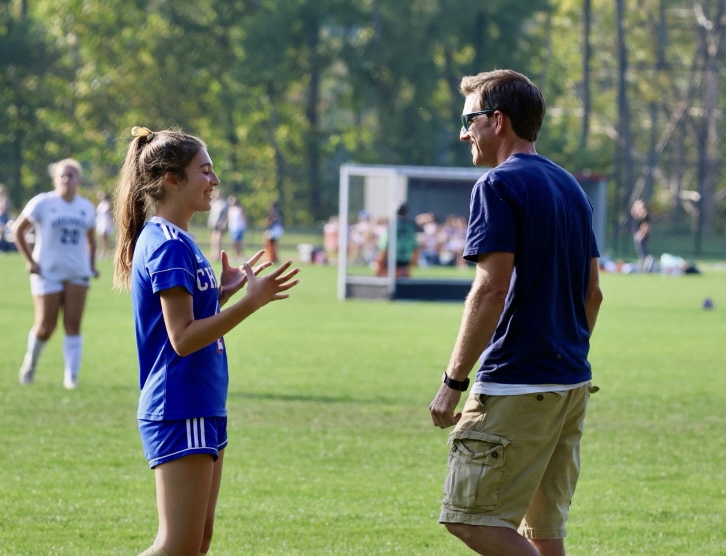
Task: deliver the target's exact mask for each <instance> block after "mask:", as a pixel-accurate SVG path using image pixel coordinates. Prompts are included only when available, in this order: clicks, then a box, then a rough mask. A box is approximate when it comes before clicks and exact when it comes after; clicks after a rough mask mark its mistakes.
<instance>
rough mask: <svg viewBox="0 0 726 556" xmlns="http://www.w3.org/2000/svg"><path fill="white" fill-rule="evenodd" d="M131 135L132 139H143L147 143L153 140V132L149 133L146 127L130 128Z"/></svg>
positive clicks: (136, 126)
mask: <svg viewBox="0 0 726 556" xmlns="http://www.w3.org/2000/svg"><path fill="white" fill-rule="evenodd" d="M131 135H133V136H134V137H143V138H145V139H146V142H147V143H148V142H149V141H151V140H152V139H153V138H154V132H153V131H151V130H150V129H149V128H148V127H143V126H138V125H135V126H134V127H132V128H131Z"/></svg>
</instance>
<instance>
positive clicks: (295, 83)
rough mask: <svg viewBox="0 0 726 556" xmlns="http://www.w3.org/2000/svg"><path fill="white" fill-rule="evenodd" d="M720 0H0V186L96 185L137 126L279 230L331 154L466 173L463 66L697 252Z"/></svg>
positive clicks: (558, 158)
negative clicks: (514, 76)
mask: <svg viewBox="0 0 726 556" xmlns="http://www.w3.org/2000/svg"><path fill="white" fill-rule="evenodd" d="M725 25H726V0H698V1H697V0H638V1H637V2H632V1H631V2H626V1H625V0H559V1H554V0H487V1H486V2H482V1H481V0H356V1H351V0H194V1H192V0H103V1H100V0H34V1H32V2H31V1H30V0H0V70H1V71H0V103H1V106H2V110H0V182H4V183H5V184H6V186H7V187H8V189H9V191H10V193H11V197H12V200H13V202H14V203H15V206H19V205H20V204H21V203H22V202H24V201H25V200H27V199H28V198H29V197H30V195H32V194H34V193H37V192H39V191H43V190H46V189H48V188H49V178H48V175H47V170H46V168H47V165H48V163H50V162H53V161H55V160H58V159H60V158H63V157H67V156H73V157H75V158H77V159H78V160H80V161H81V162H82V163H83V165H84V168H85V169H86V175H87V178H88V180H87V181H88V182H89V183H90V184H92V185H93V186H94V187H97V188H99V189H103V190H107V191H108V190H111V189H112V188H113V183H114V180H115V176H116V173H117V169H118V166H119V164H120V161H121V159H122V155H123V150H124V148H125V146H126V145H127V144H128V141H129V130H130V129H131V127H132V126H133V125H143V126H146V127H149V128H151V129H162V128H167V127H172V126H179V127H182V128H183V129H184V130H185V131H188V132H190V133H193V134H196V135H199V136H200V137H202V138H204V139H205V140H206V141H207V143H208V145H209V150H210V154H211V155H212V157H213V159H214V161H215V166H216V169H217V170H218V173H219V175H220V176H221V178H222V181H223V184H224V187H225V189H226V190H227V191H228V192H230V193H232V192H234V193H236V194H238V195H239V196H240V197H241V198H242V199H243V200H244V202H245V205H246V208H247V210H248V212H249V214H250V215H251V216H252V217H253V218H254V217H258V218H262V215H263V214H264V213H265V212H266V210H267V207H269V205H270V204H271V203H272V202H274V201H276V200H279V201H280V203H281V205H282V207H283V210H284V212H285V214H286V217H287V218H288V219H289V221H290V222H289V223H290V225H295V224H298V225H310V224H315V223H316V222H319V221H321V220H324V219H325V218H327V216H328V215H330V214H333V213H335V212H337V195H338V168H339V166H340V164H342V163H344V162H358V163H375V164H407V165H427V166H436V165H443V166H469V165H470V164H471V161H470V156H469V152H468V149H466V148H463V147H462V145H460V144H459V141H458V134H459V125H460V123H459V119H458V116H459V114H460V113H461V107H462V98H461V96H460V94H459V92H458V84H459V80H460V78H461V76H462V75H466V74H474V73H478V72H480V71H485V70H489V69H493V68H502V67H508V68H512V69H516V70H518V71H521V72H523V73H525V74H527V75H528V76H529V77H530V78H531V79H532V80H533V81H534V82H535V83H536V84H537V85H538V86H539V87H540V88H541V89H542V91H543V93H544V95H545V99H546V101H547V106H548V115H547V117H546V120H545V126H544V129H543V131H542V134H541V138H540V139H539V141H538V150H539V151H540V152H541V153H542V154H544V155H546V156H548V157H549V158H551V159H553V160H554V161H555V162H557V163H560V164H562V165H563V166H565V167H566V168H568V169H569V170H571V171H572V172H574V173H586V174H587V173H589V174H596V175H602V176H605V177H606V178H607V179H608V183H609V188H608V205H609V206H608V212H609V215H610V222H609V228H608V233H609V235H610V237H611V238H612V239H613V240H614V241H615V242H616V243H617V242H618V241H619V240H620V238H621V236H624V231H625V230H626V226H627V224H628V222H627V215H628V208H629V206H630V204H631V203H632V202H633V201H634V200H635V199H637V198H641V199H644V200H645V201H647V202H648V203H649V204H650V205H651V206H652V207H653V208H654V209H655V210H656V212H657V213H658V214H659V215H660V217H661V218H662V219H663V220H664V222H666V223H667V224H668V225H669V226H671V227H672V228H673V229H680V228H686V229H689V230H690V231H691V233H692V234H693V237H694V243H695V246H696V249H698V247H699V245H700V241H701V237H702V236H703V234H709V233H711V232H723V231H724V230H725V229H726V183H724V178H723V177H722V176H721V173H720V172H719V169H720V166H721V162H720V158H721V155H720V148H719V146H720V141H721V138H722V137H723V135H724V122H723V115H722V109H721V107H722V106H723V104H724V103H723V100H724V92H723V87H722V86H721V83H723V76H724V70H723V63H722V62H723V57H724V55H723V49H722V48H721V42H722V38H723V36H724V26H725Z"/></svg>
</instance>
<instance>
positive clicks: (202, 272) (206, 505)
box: [114, 127, 299, 556]
mask: <svg viewBox="0 0 726 556" xmlns="http://www.w3.org/2000/svg"><path fill="white" fill-rule="evenodd" d="M132 135H133V136H134V139H133V140H132V142H131V144H130V145H129V147H128V150H127V152H126V157H125V160H124V164H123V167H122V169H121V174H120V178H119V184H118V187H117V191H116V222H117V225H118V228H119V235H118V242H117V248H116V255H115V261H114V263H115V273H114V285H115V287H117V288H119V289H128V288H130V289H131V298H132V306H133V314H134V325H135V331H136V344H137V349H138V361H139V385H140V388H141V394H140V397H139V407H138V413H137V418H138V421H139V431H140V433H141V441H142V444H143V448H144V454H145V455H146V458H147V460H148V462H149V465H150V467H151V468H152V469H154V473H155V478H156V493H157V495H156V498H157V506H158V513H159V529H158V533H157V536H156V540H155V541H154V543H153V545H152V546H151V547H150V548H148V549H147V550H145V551H144V552H142V553H141V554H140V555H139V556H187V555H189V556H197V555H198V554H205V553H206V552H207V551H208V550H209V545H210V542H211V538H212V529H213V523H214V512H215V507H216V503H217V496H218V493H219V486H220V482H221V475H222V463H223V461H224V449H225V447H226V445H227V409H226V400H227V385H228V370H227V355H226V350H225V345H224V339H223V336H224V334H226V333H227V332H229V331H230V330H231V329H232V328H234V327H235V326H237V325H238V324H239V323H240V322H242V321H243V320H244V319H246V318H247V317H249V316H250V315H251V314H252V313H254V312H255V311H257V310H258V309H260V308H261V307H263V306H264V305H266V304H267V303H269V302H271V301H275V300H280V299H286V298H288V297H289V294H288V293H287V291H288V290H289V289H290V288H292V287H294V286H295V285H296V284H297V283H298V282H299V280H297V279H295V278H294V277H295V275H296V274H297V273H298V272H299V269H297V268H296V269H292V270H290V265H291V262H290V261H288V262H286V263H284V264H282V265H280V266H279V267H278V268H277V269H275V270H273V271H272V272H270V273H269V274H266V275H264V276H259V277H258V274H259V273H260V272H261V271H262V270H263V269H265V268H267V267H268V266H270V265H271V263H262V264H259V265H257V266H256V267H255V268H254V269H253V268H252V266H251V265H255V264H257V263H258V261H259V260H260V258H261V257H262V255H263V254H264V251H260V252H258V253H257V254H255V255H254V256H253V257H252V258H251V259H250V260H249V261H248V262H247V263H243V264H242V266H240V267H231V266H230V265H229V261H228V258H227V255H226V253H224V252H223V253H222V272H221V274H220V276H219V279H217V277H216V275H215V273H214V270H213V268H212V266H211V265H210V263H209V261H208V260H207V259H206V257H205V256H204V254H203V253H202V251H201V250H200V249H199V247H198V246H197V244H196V242H195V240H194V236H193V235H191V234H190V233H189V225H190V222H191V219H192V217H193V216H194V214H195V213H197V212H200V211H209V209H210V206H211V201H212V192H213V191H214V189H215V188H216V187H218V186H219V179H218V178H217V175H216V174H215V173H214V170H213V164H212V159H211V158H210V156H209V154H208V152H207V148H206V145H205V144H204V142H203V141H201V140H200V139H198V138H196V137H193V136H191V135H188V134H186V133H184V132H182V131H181V130H176V129H170V130H165V131H160V132H152V131H151V130H149V129H147V128H141V127H135V128H133V130H132ZM152 215H153V216H152ZM149 216H151V217H150V218H149ZM245 285H246V286H247V289H246V294H245V295H244V297H242V298H240V299H239V300H238V301H236V302H235V303H234V304H231V305H230V306H229V307H228V308H226V309H225V310H224V311H221V310H220V307H221V306H222V305H224V304H225V302H226V301H228V300H229V299H230V297H231V296H233V295H234V294H235V293H237V292H238V291H239V290H240V289H241V288H242V287H243V286H245Z"/></svg>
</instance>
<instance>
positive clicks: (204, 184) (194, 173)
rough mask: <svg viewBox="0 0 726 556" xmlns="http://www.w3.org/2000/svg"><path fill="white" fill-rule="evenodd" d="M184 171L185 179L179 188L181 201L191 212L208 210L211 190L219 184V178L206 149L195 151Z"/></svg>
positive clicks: (210, 204)
mask: <svg viewBox="0 0 726 556" xmlns="http://www.w3.org/2000/svg"><path fill="white" fill-rule="evenodd" d="M185 172H186V180H185V182H184V183H183V184H182V185H181V187H180V190H179V192H180V193H181V197H182V200H183V202H184V203H185V204H186V205H187V207H188V208H189V209H191V210H192V211H193V212H206V211H209V209H210V208H211V206H212V191H214V188H215V187H217V186H218V185H219V178H218V177H217V174H215V173H214V169H213V163H212V159H211V158H210V156H209V153H208V152H207V151H206V149H200V150H199V152H197V154H196V155H195V156H194V158H193V159H192V161H191V162H190V163H189V166H187V167H186V170H185Z"/></svg>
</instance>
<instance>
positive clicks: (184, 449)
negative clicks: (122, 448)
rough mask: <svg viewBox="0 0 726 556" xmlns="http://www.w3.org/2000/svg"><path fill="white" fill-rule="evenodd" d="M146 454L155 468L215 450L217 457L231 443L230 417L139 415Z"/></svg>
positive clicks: (215, 457) (213, 455)
mask: <svg viewBox="0 0 726 556" xmlns="http://www.w3.org/2000/svg"><path fill="white" fill-rule="evenodd" d="M139 432H140V433H141V444H142V445H143V447H144V455H145V456H146V460H147V461H148V462H149V467H151V468H152V469H153V468H154V467H156V466H157V465H161V464H162V463H165V462H167V461H171V460H174V459H178V458H182V457H184V456H188V455H190V454H211V455H212V457H213V458H214V461H217V458H218V457H219V451H220V450H223V449H224V448H225V447H226V446H227V417H195V418H193V419H182V420H179V421H149V420H147V419H139Z"/></svg>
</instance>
